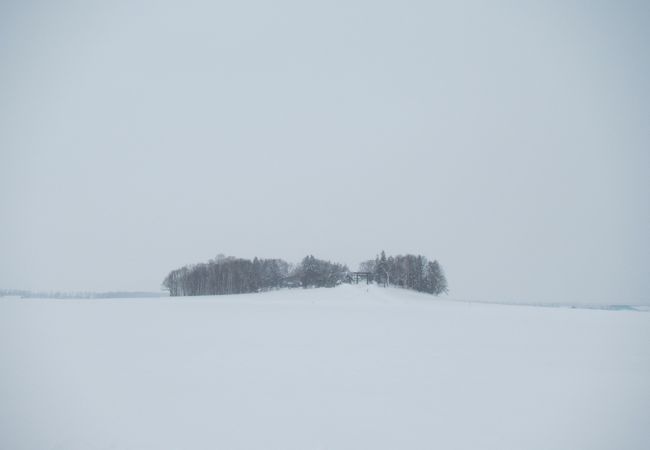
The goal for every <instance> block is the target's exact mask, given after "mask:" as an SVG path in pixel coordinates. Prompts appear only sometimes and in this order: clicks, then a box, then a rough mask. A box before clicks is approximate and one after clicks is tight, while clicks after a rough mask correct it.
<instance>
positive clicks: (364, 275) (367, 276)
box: [350, 272, 372, 284]
mask: <svg viewBox="0 0 650 450" xmlns="http://www.w3.org/2000/svg"><path fill="white" fill-rule="evenodd" d="M350 275H351V276H352V280H354V282H355V283H356V284H359V279H360V278H362V279H363V278H365V279H366V284H370V278H372V273H371V272H350Z"/></svg>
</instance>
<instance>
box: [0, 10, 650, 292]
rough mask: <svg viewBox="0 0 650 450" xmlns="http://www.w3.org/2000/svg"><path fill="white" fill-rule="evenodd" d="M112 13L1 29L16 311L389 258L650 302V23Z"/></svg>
mask: <svg viewBox="0 0 650 450" xmlns="http://www.w3.org/2000/svg"><path fill="white" fill-rule="evenodd" d="M93 3H95V2H81V1H80V2H56V4H55V2H45V1H44V2H33V1H25V2H4V3H3V4H2V6H0V64H1V65H0V211H1V214H2V217H1V219H0V287H4V288H22V289H47V290H54V289H62V290H117V289H122V290H157V289H158V288H159V286H160V282H161V281H162V279H163V278H164V276H165V275H166V274H167V272H168V271H169V270H171V269H173V268H176V267H178V266H181V265H183V264H187V263H193V262H201V261H205V260H208V259H209V258H211V257H214V256H215V255H216V254H218V253H225V254H231V255H236V256H242V257H253V256H255V255H257V256H260V257H282V258H284V259H287V260H289V261H294V262H295V261H298V260H299V259H300V258H302V257H303V256H304V255H305V254H307V253H313V254H314V255H315V256H317V257H321V258H326V259H332V260H337V261H340V262H344V263H347V264H348V265H349V266H350V267H352V268H354V267H356V266H357V264H358V263H359V262H360V261H362V260H364V259H368V258H371V257H374V255H375V254H376V253H377V252H379V251H380V250H381V249H385V250H386V252H387V253H389V254H396V253H406V252H409V253H422V254H424V255H426V256H428V257H429V258H432V259H433V258H436V259H438V260H439V261H440V262H441V263H442V265H443V267H444V268H445V270H446V272H447V276H448V279H449V283H450V288H451V294H452V296H453V297H456V298H467V299H484V300H505V301H550V302H557V301H584V302H586V301H589V302H606V303H640V302H641V303H650V295H649V292H650V240H649V237H648V234H649V233H648V231H649V230H650V206H649V205H650V202H649V194H650V183H649V181H648V180H649V179H650V173H649V172H650V123H649V120H650V89H649V87H650V82H649V81H648V80H650V49H649V47H650V31H649V30H650V6H649V5H650V3H648V2H636V3H635V2H620V1H611V2H591V1H584V2H567V1H556V2H550V1H549V2H518V1H512V2H476V3H471V2H467V3H465V2H463V3H465V4H464V5H462V6H461V5H459V3H461V2H445V3H435V2H430V1H422V2H410V1H403V0H400V1H394V2H378V1H358V0H352V1H350V0H347V1H339V2H335V1H326V2H318V3H316V2H300V1H295V2H286V1H280V2H277V1H276V2H260V1H255V0H251V1H243V2H228V3H225V2H187V1H182V2H181V1H178V2H154V3H140V4H139V3H138V2H130V1H128V2H126V1H125V2H117V1H111V2H96V3H95V4H93ZM524 3H526V4H524Z"/></svg>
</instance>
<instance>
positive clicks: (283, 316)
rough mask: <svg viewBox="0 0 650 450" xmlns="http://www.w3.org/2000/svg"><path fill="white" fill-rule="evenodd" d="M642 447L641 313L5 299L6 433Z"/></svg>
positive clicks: (344, 302)
mask: <svg viewBox="0 0 650 450" xmlns="http://www.w3.org/2000/svg"><path fill="white" fill-rule="evenodd" d="M434 448H438V449H446V450H449V449H468V450H469V449H472V450H486V449H495V450H508V449H513V450H530V449H540V450H549V449H566V450H576V449H592V450H595V449H612V450H614V449H616V450H620V449H639V450H641V449H649V448H650V313H648V312H643V311H627V310H626V311H605V310H589V309H568V308H537V307H528V306H510V305H489V304H476V303H455V302H450V301H441V300H436V299H435V298H434V297H431V296H427V295H421V294H417V293H413V292H408V291H403V290H398V289H382V288H373V287H370V288H369V289H367V288H366V286H342V287H339V288H336V289H317V290H292V291H278V292H272V293H266V294H253V295H241V296H229V297H201V298H196V297H195V298H174V299H170V298H167V299H137V300H124V299H121V300H18V299H0V449H11V450H23V449H29V450H37V449H38V450H44V449H60V450H93V449H106V450H108V449H113V450H149V449H151V450H161V449H162V450H164V449H169V450H172V449H174V450H176V449H223V450H236V449H259V450H270V449H278V450H292V449H296V450H298V449H300V450H303V449H305V450H308V449H328V450H334V449H355V450H358V449H372V450H376V449H391V450H395V449H434Z"/></svg>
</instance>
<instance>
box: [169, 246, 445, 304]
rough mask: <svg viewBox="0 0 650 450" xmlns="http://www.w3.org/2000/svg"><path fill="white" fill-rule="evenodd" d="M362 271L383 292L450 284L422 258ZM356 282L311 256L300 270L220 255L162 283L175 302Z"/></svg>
mask: <svg viewBox="0 0 650 450" xmlns="http://www.w3.org/2000/svg"><path fill="white" fill-rule="evenodd" d="M360 271H362V272H368V273H369V274H370V279H371V280H372V281H376V282H377V283H379V284H382V285H384V286H388V285H393V286H401V287H404V288H407V289H413V290H416V291H420V292H427V293H430V294H434V295H439V294H441V293H444V292H447V280H446V278H445V275H444V272H443V270H442V267H441V266H440V264H439V263H438V261H432V262H431V261H428V260H427V259H426V258H425V257H424V256H421V255H417V256H415V255H398V256H390V257H386V254H385V253H384V252H383V251H382V252H381V256H377V257H376V258H375V259H374V260H369V261H366V262H363V263H362V264H361V266H360ZM346 282H347V283H350V282H352V277H351V272H350V270H349V269H348V267H347V266H346V265H344V264H339V263H333V262H330V261H325V260H321V259H317V258H315V257H314V256H313V255H308V256H306V257H304V258H303V259H302V261H301V262H300V263H298V264H297V265H291V264H289V263H288V262H286V261H284V260H282V259H260V258H254V259H253V260H252V261H251V260H249V259H244V258H236V257H233V256H224V255H219V256H217V258H215V259H212V260H210V261H208V262H207V263H200V264H190V265H187V266H183V267H181V268H180V269H176V270H172V271H171V272H170V273H169V274H168V275H167V276H166V277H165V279H164V280H163V283H162V285H163V287H164V288H165V289H167V290H168V291H169V294H170V295H171V296H174V297H175V296H194V295H227V294H244V293H251V292H262V291H268V290H271V289H280V288H297V287H303V288H311V287H334V286H337V285H339V284H341V283H346Z"/></svg>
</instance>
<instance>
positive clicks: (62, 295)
mask: <svg viewBox="0 0 650 450" xmlns="http://www.w3.org/2000/svg"><path fill="white" fill-rule="evenodd" d="M163 296H165V294H164V293H162V292H142V291H110V292H92V291H85V292H67V291H38V292H35V291H28V290H24V289H0V297H20V298H54V299H109V298H156V297H163Z"/></svg>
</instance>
